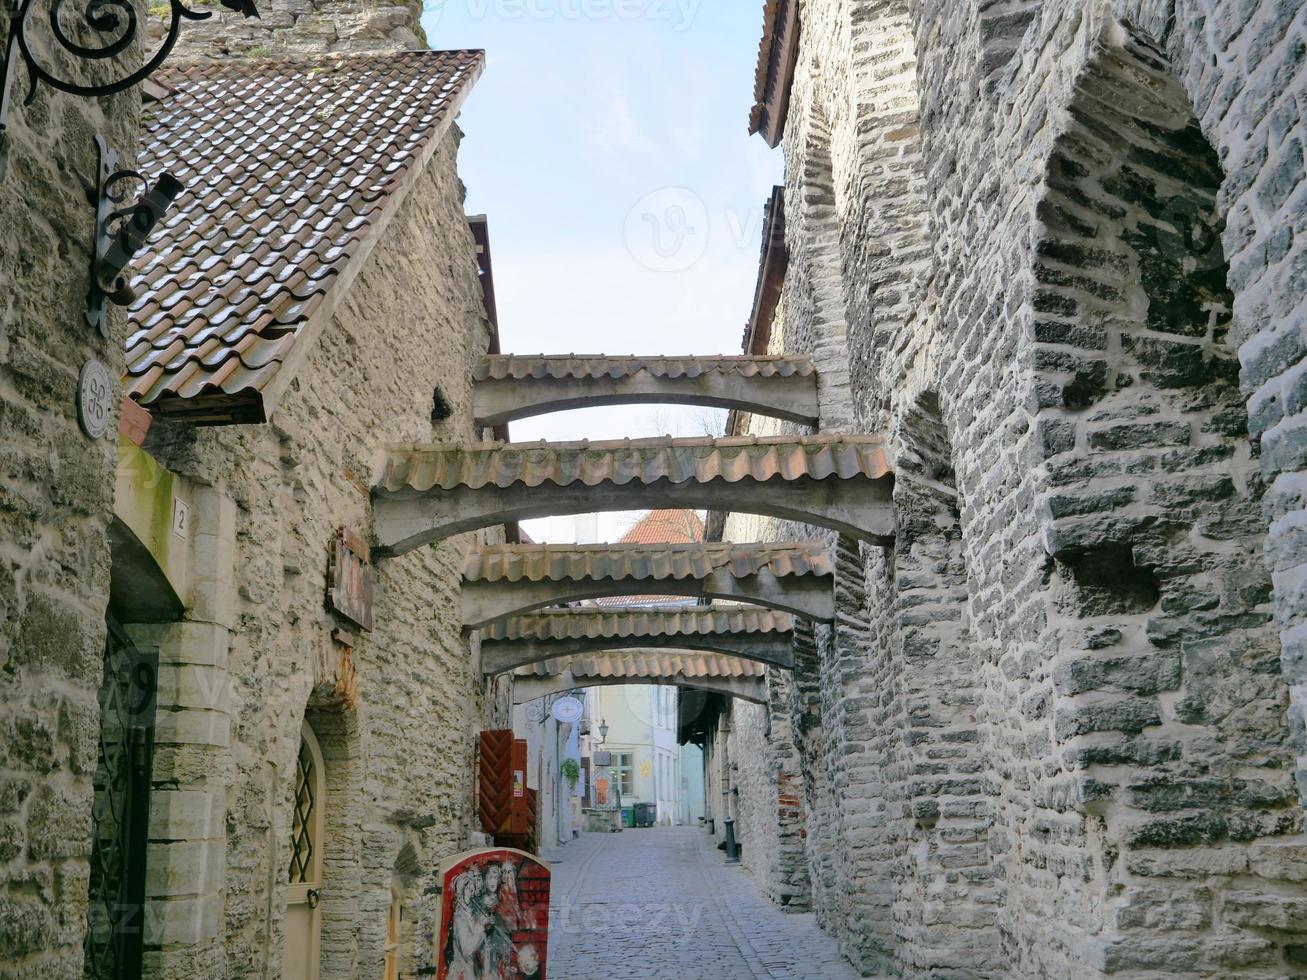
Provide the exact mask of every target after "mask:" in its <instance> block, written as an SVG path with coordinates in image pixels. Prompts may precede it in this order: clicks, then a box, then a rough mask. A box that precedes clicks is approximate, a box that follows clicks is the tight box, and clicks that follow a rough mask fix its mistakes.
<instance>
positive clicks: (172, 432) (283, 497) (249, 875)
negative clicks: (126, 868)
mask: <svg viewBox="0 0 1307 980" xmlns="http://www.w3.org/2000/svg"><path fill="white" fill-rule="evenodd" d="M456 146H457V137H456V136H455V135H451V136H449V137H447V138H446V140H445V142H444V144H443V145H442V146H441V148H440V149H439V150H438V151H437V153H436V155H435V156H434V158H433V159H432V162H431V164H430V165H429V167H428V168H427V170H426V171H425V173H424V174H423V176H422V177H421V179H420V181H419V182H418V184H417V186H416V187H415V188H414V190H413V191H412V193H411V195H410V196H409V198H408V199H407V200H406V201H405V203H404V205H403V207H402V210H401V211H400V213H399V214H398V215H397V216H396V218H395V220H394V221H393V222H392V223H391V224H390V225H389V227H388V229H387V234H386V238H385V239H384V240H383V241H382V243H381V244H380V245H379V246H378V247H377V249H376V251H374V252H373V254H372V255H371V256H370V258H369V259H368V262H367V265H366V266H365V268H364V270H363V271H362V273H361V275H360V277H359V279H358V280H357V281H356V283H355V284H354V285H353V287H352V288H351V289H350V292H349V293H348V295H347V297H346V299H345V302H344V303H343V305H342V307H341V308H340V310H339V311H338V312H337V314H336V317H335V320H334V322H333V323H331V324H330V325H329V327H328V328H327V329H326V330H325V331H324V332H323V334H322V336H321V337H320V339H319V340H318V342H317V344H316V346H315V348H314V349H313V351H312V353H311V355H310V356H309V358H308V360H307V363H306V364H305V366H304V367H303V368H302V369H301V371H300V372H299V374H298V375H297V378H296V380H295V381H294V383H293V384H292V386H291V390H290V391H289V393H288V394H287V395H286V397H285V399H284V400H283V402H282V404H281V405H280V407H279V408H278V411H277V413H276V414H275V415H274V417H273V419H272V421H271V422H270V423H268V424H267V425H261V426H240V427H228V428H215V429H191V428H186V427H182V426H176V427H169V428H167V429H165V427H163V426H160V425H156V427H155V429H154V430H152V433H151V440H152V441H151V443H150V446H149V448H150V449H151V451H152V452H154V453H155V454H156V455H158V457H159V458H160V459H161V460H163V461H164V462H165V463H166V464H167V465H168V466H169V467H171V468H172V469H174V470H175V471H177V472H180V473H182V474H184V475H186V476H189V477H191V478H194V479H197V480H207V481H210V482H212V483H214V484H215V485H216V486H217V487H218V488H219V489H220V490H222V491H223V492H224V493H226V494H227V495H229V496H230V497H231V498H232V499H233V500H234V501H235V505H236V510H237V515H238V517H237V521H238V523H237V533H236V538H237V557H236V564H237V579H238V585H239V617H238V622H237V628H236V630H235V631H234V634H233V640H232V648H231V652H230V657H229V668H228V671H229V681H230V693H229V695H228V698H229V704H230V715H231V720H230V726H231V734H230V750H229V752H228V753H225V754H220V755H219V756H218V757H217V758H210V759H209V762H208V765H209V766H210V767H213V768H218V769H225V770H226V771H227V772H228V775H229V788H228V790H227V806H226V811H227V830H228V836H227V853H226V870H225V878H224V908H223V916H224V922H223V929H222V943H221V946H220V947H218V948H216V949H215V950H214V952H213V955H212V957H211V959H210V960H209V961H208V962H206V963H205V964H203V969H204V970H205V975H206V976H223V975H225V976H231V977H267V978H273V977H277V976H280V975H281V957H282V949H283V935H282V923H283V920H284V915H285V910H286V868H287V867H288V864H289V853H290V824H291V795H292V790H293V785H292V784H293V778H294V773H295V756H296V753H297V751H298V747H299V742H300V726H301V722H302V721H303V720H304V718H305V717H306V709H307V717H308V719H309V721H310V723H311V724H312V725H313V727H314V730H315V731H316V732H317V734H318V736H319V740H320V741H321V743H322V746H323V751H324V754H325V755H326V763H327V779H328V800H329V802H328V805H329V808H330V809H329V811H328V812H329V816H328V828H327V838H328V839H327V842H326V851H325V858H326V862H327V871H326V875H327V882H326V890H325V891H324V901H323V922H324V924H323V937H322V956H323V961H322V973H323V976H378V975H380V974H381V972H382V957H383V955H384V946H385V941H386V926H387V911H388V909H389V906H390V902H391V890H392V888H394V889H395V890H396V891H397V892H398V893H399V894H400V895H401V896H403V898H404V901H405V904H406V915H405V918H406V920H407V921H408V922H410V923H414V925H413V926H411V927H410V929H409V932H408V933H407V934H406V935H405V936H404V937H403V938H404V943H405V954H406V955H405V959H404V964H405V965H404V966H403V969H404V972H405V973H406V974H408V973H411V972H412V971H413V970H415V969H418V968H421V967H424V966H429V965H430V949H431V933H432V931H433V928H434V919H435V916H436V899H435V897H434V895H433V891H432V889H433V886H434V882H435V870H436V868H437V866H438V864H439V862H440V861H441V860H442V859H443V858H445V857H448V856H449V855H451V854H454V853H456V852H458V851H460V850H462V849H464V848H465V847H466V845H467V842H468V840H469V834H470V832H471V830H472V829H473V827H472V813H471V803H472V775H471V774H472V761H473V758H472V757H473V748H474V745H475V740H476V733H477V732H478V731H479V730H480V729H481V728H482V727H483V720H484V721H485V722H487V723H491V724H498V725H503V724H505V723H506V722H507V720H508V719H507V717H506V711H504V706H503V705H502V704H498V705H491V704H489V703H488V702H487V701H486V700H485V696H484V693H483V688H482V684H481V679H480V676H479V672H478V671H477V670H476V668H475V652H474V651H473V652H471V653H470V652H469V650H468V644H467V641H466V640H465V638H464V636H463V633H462V629H461V626H462V623H461V615H460V605H459V602H458V594H459V583H460V581H461V578H460V577H461V569H462V565H463V561H464V556H465V555H466V553H467V550H468V548H469V547H470V546H472V544H473V536H472V535H464V536H460V537H458V538H453V539H449V540H446V541H441V542H439V543H436V544H433V545H431V546H428V547H425V548H422V549H419V550H418V551H415V552H413V553H411V554H408V555H405V556H402V557H398V558H393V559H387V560H385V561H383V562H382V563H380V565H379V567H378V580H377V596H376V607H375V622H376V628H375V631H374V632H373V633H371V634H368V635H364V636H362V637H360V638H359V639H358V641H357V645H356V647H355V651H354V663H355V666H356V667H357V698H358V701H357V706H356V707H351V706H349V705H348V704H346V703H345V702H344V700H343V699H342V698H340V697H339V696H338V694H339V692H338V691H333V689H332V688H333V674H334V672H335V671H336V669H337V663H338V656H339V654H340V652H341V651H340V648H339V647H338V646H337V645H336V644H335V643H334V642H333V635H332V634H333V630H335V629H336V628H338V627H340V626H342V625H343V624H342V622H341V621H340V620H339V619H337V618H335V617H334V616H333V615H332V614H330V613H329V612H327V611H326V610H325V608H324V601H323V600H324V589H325V578H324V575H325V567H326V554H327V544H328V542H329V540H330V538H331V535H332V533H333V530H334V528H335V527H336V526H337V525H340V524H345V525H348V526H353V527H356V528H359V529H361V530H363V531H364V532H365V533H366V532H367V525H368V514H369V488H370V486H371V482H372V478H373V475H374V472H375V471H376V469H377V467H378V465H379V463H380V461H381V459H382V454H383V448H384V446H385V445H386V444H387V443H392V442H413V441H424V442H425V441H431V440H433V439H434V440H436V441H443V440H467V439H470V438H473V437H474V433H473V431H472V428H471V423H470V378H471V367H472V364H473V361H474V359H475V357H476V356H478V355H479V354H481V353H483V352H484V350H485V349H486V346H487V344H488V332H487V326H486V322H485V316H484V312H483V310H482V307H481V298H480V291H479V286H478V283H477V279H476V271H475V270H476V263H475V256H474V251H473V242H472V239H471V235H470V233H469V231H468V228H467V223H466V219H465V218H464V216H463V209H462V200H463V191H462V185H461V184H460V182H459V180H458V177H457V175H456V173H455V151H456ZM437 388H438V389H439V391H440V393H441V395H442V396H443V398H444V399H445V401H446V402H447V403H448V404H449V406H450V407H451V408H452V409H453V414H452V416H451V417H450V418H449V420H448V421H444V422H439V423H434V424H433V422H432V421H431V417H432V403H433V392H434V391H435V390H436V389H437ZM487 714H492V715H493V714H498V715H502V716H501V717H489V718H487V717H485V715H487ZM192 762H194V760H192ZM169 975H175V974H171V973H170V974H169Z"/></svg>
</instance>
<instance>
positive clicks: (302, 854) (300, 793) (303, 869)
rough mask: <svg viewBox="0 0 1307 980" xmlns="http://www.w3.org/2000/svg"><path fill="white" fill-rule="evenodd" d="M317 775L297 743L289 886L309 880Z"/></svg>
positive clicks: (306, 752) (305, 748)
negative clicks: (298, 748) (314, 790)
mask: <svg viewBox="0 0 1307 980" xmlns="http://www.w3.org/2000/svg"><path fill="white" fill-rule="evenodd" d="M316 779H317V773H315V772H314V771H313V754H312V753H311V752H310V751H309V747H308V745H307V744H305V743H304V742H300V754H299V758H298V759H297V760H296V761H295V824H294V827H293V828H292V830H291V852H290V883H291V884H292V885H298V884H303V883H304V882H307V881H311V880H312V877H313V847H314V840H313V821H314V813H313V810H314V808H315V807H316V806H317V805H318V801H317V800H316V799H315V798H314V795H313V784H314V782H315V780H316Z"/></svg>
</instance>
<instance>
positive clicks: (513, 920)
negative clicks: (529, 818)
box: [433, 847, 550, 980]
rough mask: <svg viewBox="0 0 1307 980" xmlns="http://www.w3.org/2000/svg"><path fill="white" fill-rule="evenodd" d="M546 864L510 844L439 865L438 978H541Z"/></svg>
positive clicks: (546, 931)
mask: <svg viewBox="0 0 1307 980" xmlns="http://www.w3.org/2000/svg"><path fill="white" fill-rule="evenodd" d="M549 884H550V870H549V865H548V864H546V863H545V862H543V861H540V860H538V859H537V858H535V857H533V856H532V855H530V854H528V853H526V852H525V851H519V850H516V849H514V848H509V847H496V848H489V849H486V850H478V851H467V852H465V853H463V854H460V855H458V856H457V857H454V858H451V859H449V860H448V861H446V862H444V863H443V864H442V865H441V866H440V929H439V931H438V932H437V933H436V947H435V950H434V951H433V952H434V956H435V961H436V977H437V980H473V978H477V980H480V978H485V980H544V978H545V958H546V956H547V954H548V952H549Z"/></svg>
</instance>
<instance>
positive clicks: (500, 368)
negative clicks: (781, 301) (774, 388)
mask: <svg viewBox="0 0 1307 980" xmlns="http://www.w3.org/2000/svg"><path fill="white" fill-rule="evenodd" d="M816 370H817V369H816V368H815V367H813V364H812V360H811V358H809V357H808V356H807V355H806V354H785V355H782V356H776V357H767V356H763V357H742V356H740V355H738V354H732V355H729V356H721V357H662V356H657V357H641V356H638V355H635V354H632V355H630V356H629V357H622V356H609V355H606V354H499V355H494V356H490V357H483V358H481V360H480V361H478V362H477V366H476V369H475V371H474V372H473V375H472V377H473V380H475V381H502V380H505V379H513V380H523V379H526V378H531V379H537V378H570V379H574V380H577V381H584V380H587V379H590V378H613V379H616V378H629V377H630V376H631V375H633V374H638V373H640V372H642V371H644V372H648V373H649V374H652V375H654V376H655V377H659V378H697V377H699V376H701V375H704V374H710V373H715V374H737V375H739V376H740V377H743V378H776V377H781V378H791V377H794V376H795V375H797V376H799V377H801V378H807V377H810V376H811V375H812V374H813V373H814V372H815V371H816Z"/></svg>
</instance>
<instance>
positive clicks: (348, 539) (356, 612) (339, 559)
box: [327, 527, 373, 632]
mask: <svg viewBox="0 0 1307 980" xmlns="http://www.w3.org/2000/svg"><path fill="white" fill-rule="evenodd" d="M372 578H373V572H372V554H371V551H370V549H369V548H368V544H367V542H366V541H364V540H363V537H362V536H361V535H359V534H357V533H356V532H354V531H351V530H350V529H349V528H346V527H338V528H336V536H335V538H333V539H332V542H331V565H330V570H329V572H328V575H327V601H328V604H329V605H330V607H331V608H332V609H333V610H335V611H336V612H338V613H340V614H341V615H342V616H344V617H345V618H346V619H348V620H349V621H350V622H352V623H355V624H357V625H358V626H359V627H361V628H362V629H365V630H368V631H369V632H370V631H371V630H372Z"/></svg>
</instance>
